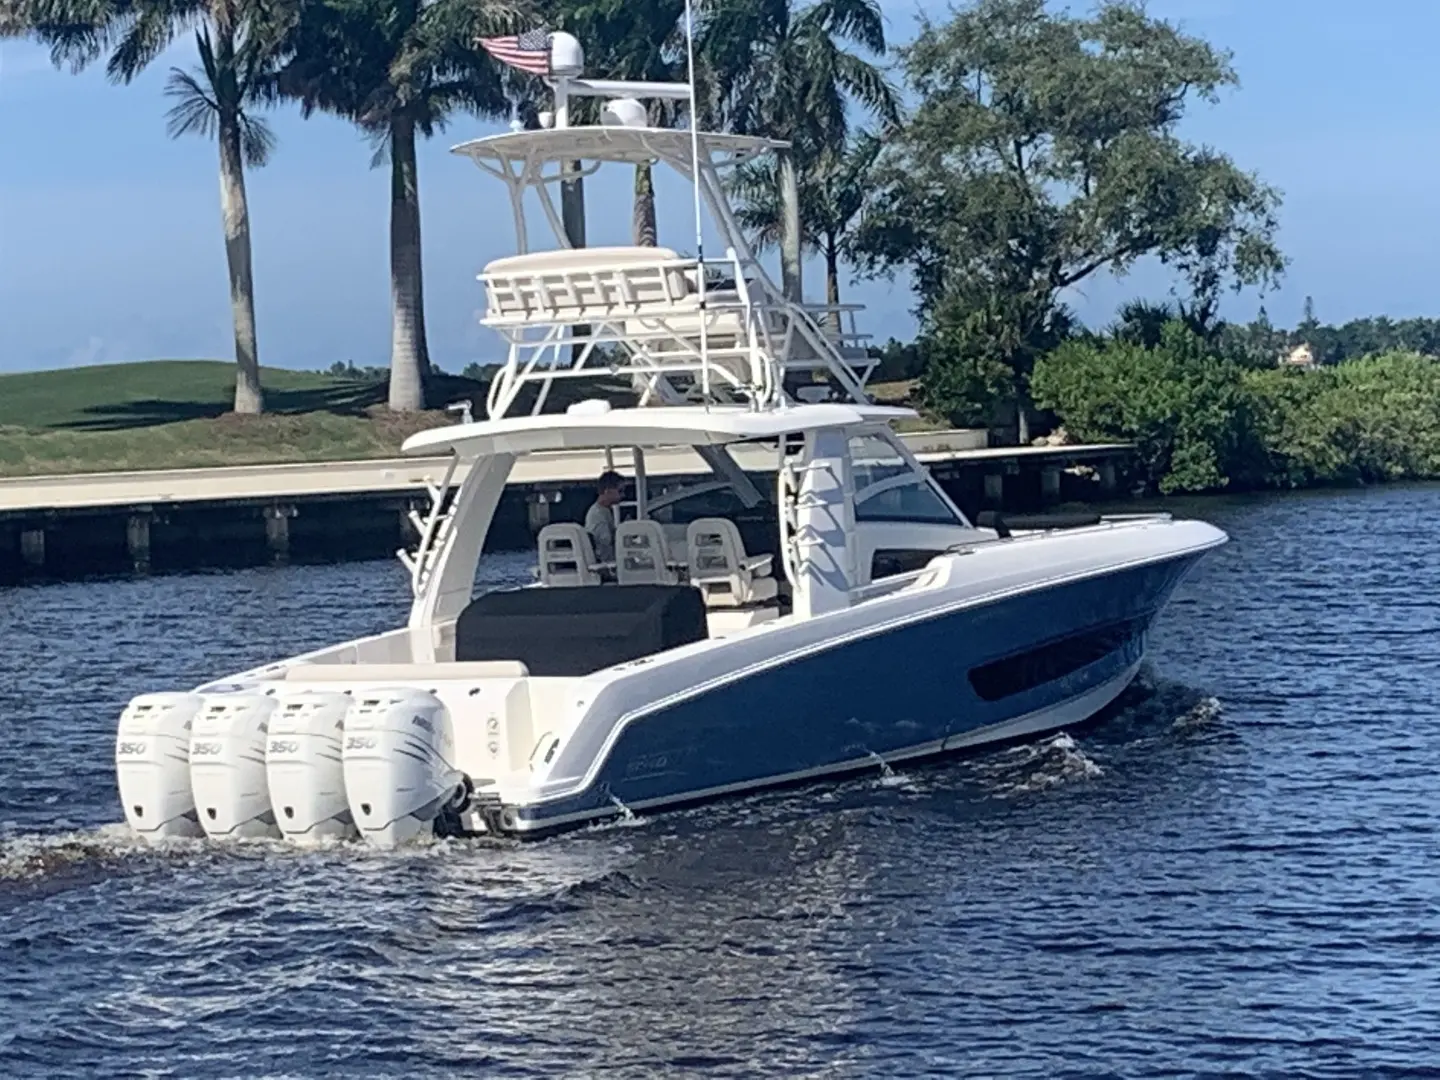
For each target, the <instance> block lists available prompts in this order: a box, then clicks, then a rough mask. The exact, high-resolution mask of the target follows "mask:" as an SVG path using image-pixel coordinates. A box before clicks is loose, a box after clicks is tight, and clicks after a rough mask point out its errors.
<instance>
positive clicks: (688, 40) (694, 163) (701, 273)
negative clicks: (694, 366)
mask: <svg viewBox="0 0 1440 1080" xmlns="http://www.w3.org/2000/svg"><path fill="white" fill-rule="evenodd" d="M693 2H694V0H685V60H686V64H687V66H688V68H689V70H688V72H687V81H688V82H689V84H690V186H691V188H692V189H693V191H694V194H695V263H696V277H697V279H698V285H699V290H700V294H699V297H698V299H699V302H700V391H701V396H702V397H703V399H704V401H705V405H706V406H707V407H708V406H709V404H710V350H709V345H710V341H709V335H708V333H707V331H706V323H707V322H708V321H709V320H708V318H707V317H706V311H705V229H704V224H703V221H702V219H701V217H700V113H699V110H698V109H697V108H696V105H695V13H694V10H693V8H692V7H691V5H692V3H693Z"/></svg>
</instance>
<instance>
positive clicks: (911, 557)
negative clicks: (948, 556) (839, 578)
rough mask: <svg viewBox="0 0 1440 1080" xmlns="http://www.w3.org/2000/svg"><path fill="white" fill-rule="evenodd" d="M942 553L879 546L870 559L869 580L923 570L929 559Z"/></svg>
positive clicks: (920, 549) (921, 549)
mask: <svg viewBox="0 0 1440 1080" xmlns="http://www.w3.org/2000/svg"><path fill="white" fill-rule="evenodd" d="M940 554H942V553H941V552H939V551H933V550H928V549H923V548H879V549H877V550H876V552H875V554H874V555H873V556H872V557H871V559H870V580H871V581H879V580H880V579H881V578H887V577H895V576H896V575H898V574H910V573H913V572H915V571H916V570H923V569H925V567H926V566H927V565H928V564H929V562H930V560H931V559H933V558H935V556H936V555H940Z"/></svg>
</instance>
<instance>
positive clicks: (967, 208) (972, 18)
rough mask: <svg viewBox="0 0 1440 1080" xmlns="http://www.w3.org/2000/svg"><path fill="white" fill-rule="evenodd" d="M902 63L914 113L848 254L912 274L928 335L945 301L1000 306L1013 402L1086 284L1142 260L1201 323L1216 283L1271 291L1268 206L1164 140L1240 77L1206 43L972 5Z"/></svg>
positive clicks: (1258, 191) (1107, 20)
mask: <svg viewBox="0 0 1440 1080" xmlns="http://www.w3.org/2000/svg"><path fill="white" fill-rule="evenodd" d="M901 57H902V61H903V67H904V71H905V74H906V78H907V81H908V83H909V86H910V89H911V90H912V92H913V93H914V95H915V96H916V98H917V99H918V101H919V104H918V105H917V107H916V109H915V111H914V115H913V116H912V117H911V118H910V120H909V121H908V122H907V123H906V124H905V125H904V127H903V128H902V129H901V131H900V133H899V135H898V137H897V138H896V139H895V140H894V141H893V143H892V147H891V150H890V152H889V153H888V154H887V155H886V162H885V165H884V167H883V168H882V170H881V174H880V176H879V177H878V181H877V185H876V191H875V195H874V198H873V201H872V205H871V207H870V209H869V211H868V213H867V217H866V224H865V227H864V229H863V230H862V235H861V237H860V238H859V243H858V245H857V247H858V248H859V249H860V251H861V252H862V253H863V255H864V257H865V260H864V266H865V268H866V269H868V270H870V271H872V272H877V273H884V272H893V271H895V270H897V269H902V268H903V269H908V270H909V271H910V273H911V276H912V280H913V281H914V283H915V287H916V289H917V293H918V299H919V311H920V314H921V316H922V319H924V320H926V321H927V322H928V323H929V324H930V325H931V327H932V329H933V328H934V327H935V326H937V325H938V324H939V322H940V313H941V310H942V306H943V305H945V304H948V306H949V309H950V311H951V312H952V313H954V314H961V313H963V312H964V311H965V310H966V309H983V310H989V311H991V312H992V313H995V312H996V311H997V309H1000V308H1004V307H1006V306H1008V307H1009V308H1010V309H1011V311H1012V313H1013V316H1014V318H1015V319H1016V320H1017V321H1016V322H1014V323H1013V324H1012V325H1010V326H1008V327H1007V328H1006V329H1005V330H1004V332H1003V333H1002V334H1000V335H999V336H998V338H997V340H996V341H994V342H993V343H992V344H991V346H990V349H991V353H992V355H993V357H994V358H996V359H999V360H1002V361H1003V362H1005V363H1006V364H1007V366H1009V367H1010V368H1011V370H1012V371H1013V372H1014V381H1015V396H1016V398H1017V400H1018V401H1020V402H1021V403H1023V400H1024V398H1025V396H1026V381H1027V379H1026V365H1027V364H1028V363H1029V362H1030V361H1031V360H1032V359H1033V357H1034V356H1035V355H1036V354H1037V353H1039V352H1042V351H1044V350H1043V346H1042V344H1041V343H1042V339H1043V338H1044V337H1045V336H1046V334H1047V333H1048V320H1049V311H1050V310H1051V309H1052V308H1053V307H1054V306H1055V305H1056V304H1057V303H1058V301H1059V298H1060V296H1061V295H1062V293H1063V292H1064V290H1066V289H1069V288H1072V287H1074V286H1076V285H1078V284H1080V283H1081V282H1083V281H1085V280H1086V279H1087V278H1089V277H1090V276H1091V275H1093V274H1095V273H1097V272H1099V271H1101V270H1108V271H1111V272H1114V273H1124V272H1125V271H1127V270H1128V269H1129V268H1130V267H1131V266H1133V265H1134V263H1135V262H1136V261H1137V260H1139V259H1141V258H1143V257H1146V256H1153V257H1156V258H1158V259H1159V260H1160V261H1161V262H1162V263H1164V264H1166V265H1167V266H1169V267H1171V268H1172V269H1173V270H1174V271H1176V272H1177V273H1178V274H1179V275H1180V276H1181V277H1182V278H1183V279H1184V280H1185V281H1186V282H1188V287H1189V290H1190V293H1191V295H1192V296H1193V298H1194V300H1193V304H1192V308H1193V317H1194V318H1195V319H1196V320H1197V321H1198V322H1199V323H1201V324H1209V323H1212V322H1213V315H1214V307H1215V303H1216V301H1217V299H1218V296H1219V294H1220V292H1221V291H1222V289H1223V288H1224V287H1225V286H1226V285H1227V284H1234V285H1236V286H1238V285H1241V284H1247V283H1256V284H1261V285H1268V284H1269V283H1271V282H1273V281H1274V280H1275V279H1276V277H1277V276H1278V275H1279V274H1280V273H1281V271H1282V270H1283V266H1284V261H1283V259H1282V257H1281V255H1280V253H1279V251H1278V250H1277V249H1276V247H1275V242H1274V236H1275V231H1276V220H1275V209H1276V206H1277V204H1278V196H1277V194H1276V193H1275V192H1274V191H1273V190H1272V189H1270V188H1269V187H1267V186H1265V185H1264V184H1263V183H1261V182H1260V181H1259V180H1258V179H1257V178H1256V177H1255V176H1254V175H1252V174H1249V173H1246V172H1243V171H1242V170H1240V169H1239V168H1237V167H1236V166H1235V164H1234V163H1233V162H1231V160H1230V159H1229V158H1227V157H1226V156H1225V155H1223V154H1221V153H1219V152H1217V151H1214V150H1212V149H1209V148H1207V147H1196V146H1192V145H1189V144H1187V143H1185V142H1184V141H1183V140H1182V139H1181V138H1180V137H1179V135H1178V134H1177V127H1178V124H1179V122H1180V120H1181V119H1182V117H1183V116H1184V114H1185V111H1186V109H1187V107H1188V106H1189V105H1190V104H1191V103H1192V102H1193V101H1195V100H1197V99H1198V100H1201V101H1215V100H1217V98H1218V94H1219V92H1220V90H1221V89H1223V88H1225V87H1227V86H1230V85H1233V84H1234V83H1235V81H1236V78H1235V73H1234V71H1233V69H1232V68H1231V66H1230V61H1229V58H1228V56H1226V55H1225V54H1223V53H1220V52H1218V51H1217V50H1215V49H1214V48H1212V47H1211V46H1210V45H1209V44H1207V43H1206V42H1204V41H1202V40H1200V39H1198V38H1195V37H1193V36H1190V35H1187V34H1184V33H1182V32H1181V31H1180V30H1178V29H1176V28H1175V27H1174V26H1172V25H1171V24H1169V23H1167V22H1165V21H1164V20H1161V19H1156V18H1151V17H1150V16H1149V15H1147V14H1146V13H1145V11H1144V10H1143V8H1141V7H1139V6H1138V5H1134V4H1131V3H1126V2H1121V0H1104V2H1102V3H1101V5H1100V6H1099V8H1098V9H1097V10H1096V11H1095V13H1094V14H1093V15H1091V16H1088V17H1078V16H1075V15H1072V14H1069V13H1068V12H1065V11H1063V10H1062V11H1054V10H1051V9H1050V8H1049V7H1048V6H1047V5H1046V4H1045V2H1044V0H979V2H978V3H975V4H974V5H973V6H971V7H968V8H966V9H963V10H960V11H958V12H956V13H954V14H953V15H952V16H951V17H950V19H949V21H947V22H945V23H941V24H937V23H934V22H929V21H926V22H924V23H923V24H922V26H921V30H920V33H919V35H918V37H917V39H916V40H915V41H914V43H913V44H911V45H909V46H907V47H905V48H904V49H902V50H901ZM1007 297H1021V298H1024V299H1023V300H1022V301H1021V302H1018V303H1009V302H1008V301H1006V300H1004V299H1003V298H1007ZM952 317H953V315H952ZM1007 343H1008V346H1007ZM1020 418H1021V425H1020V427H1021V432H1022V437H1023V433H1024V428H1025V424H1024V410H1023V409H1022V410H1021V413H1020Z"/></svg>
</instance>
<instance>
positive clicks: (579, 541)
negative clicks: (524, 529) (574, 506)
mask: <svg viewBox="0 0 1440 1080" xmlns="http://www.w3.org/2000/svg"><path fill="white" fill-rule="evenodd" d="M539 548H540V584H542V585H599V584H600V569H599V563H598V561H597V560H596V558H595V546H594V545H593V544H592V543H590V534H589V533H587V532H586V531H585V529H584V528H583V527H582V526H580V525H577V524H575V523H574V522H569V521H565V522H557V523H556V524H554V525H546V526H545V527H544V528H543V529H541V530H540V540H539Z"/></svg>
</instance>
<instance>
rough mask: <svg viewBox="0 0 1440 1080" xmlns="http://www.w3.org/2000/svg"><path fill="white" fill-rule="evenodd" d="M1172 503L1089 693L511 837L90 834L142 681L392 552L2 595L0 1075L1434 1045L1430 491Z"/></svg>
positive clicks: (1341, 1069) (1022, 1062) (295, 610)
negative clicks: (737, 793)
mask: <svg viewBox="0 0 1440 1080" xmlns="http://www.w3.org/2000/svg"><path fill="white" fill-rule="evenodd" d="M1177 509H1179V510H1183V511H1185V512H1187V513H1191V512H1201V513H1203V515H1204V516H1206V517H1208V518H1209V519H1210V520H1212V521H1215V522H1216V523H1217V524H1220V525H1221V526H1222V527H1224V528H1226V529H1228V530H1229V531H1230V532H1231V535H1232V537H1233V543H1232V544H1230V545H1229V546H1228V547H1226V548H1224V549H1222V550H1220V551H1219V552H1217V553H1215V554H1214V555H1212V556H1211V557H1209V558H1208V559H1207V560H1206V561H1205V562H1204V563H1203V564H1202V565H1201V567H1200V568H1199V569H1198V570H1197V571H1196V573H1195V574H1194V575H1192V576H1191V578H1189V579H1188V580H1187V582H1186V583H1185V584H1184V585H1182V587H1181V590H1180V592H1179V593H1178V594H1177V596H1176V599H1175V601H1174V603H1173V605H1172V607H1171V608H1170V609H1169V611H1168V612H1167V614H1166V615H1165V616H1164V618H1163V621H1162V622H1161V624H1160V626H1159V627H1158V629H1157V632H1156V634H1155V637H1154V641H1153V650H1152V656H1151V662H1150V669H1149V670H1148V671H1147V673H1146V674H1145V676H1144V679H1143V680H1142V683H1141V684H1140V685H1139V686H1138V687H1137V688H1136V689H1135V690H1134V691H1133V692H1132V693H1131V694H1129V695H1128V696H1127V698H1126V700H1125V702H1124V704H1123V707H1122V708H1120V709H1119V710H1117V711H1116V712H1115V713H1114V714H1113V715H1110V716H1107V717H1105V718H1103V719H1102V720H1101V721H1100V722H1099V723H1097V724H1095V725H1092V726H1089V727H1086V728H1084V729H1081V730H1079V731H1076V732H1068V733H1066V734H1064V735H1060V736H1054V737H1050V738H1047V739H1043V740H1039V741H1036V742H1034V743H1032V744H1029V745H1025V746H1020V747H1012V748H1008V749H1004V750H1000V751H994V752H990V753H985V754H981V755H979V756H974V757H970V758H965V759H961V760H958V761H953V762H947V763H943V764H940V765H936V766H930V767H925V768H915V769H906V770H904V771H901V772H898V773H897V774H895V775H892V776H882V775H879V774H878V773H877V774H876V775H874V776H868V777H864V778H861V779H858V780H853V781H850V782H847V783H844V784H839V785H819V786H816V787H813V788H808V789H804V790H798V791H787V792H783V793H778V794H769V795H764V796H760V797H753V798H747V799H744V800H740V801H735V802H729V803H723V804H715V805H711V806H708V807H704V808H701V809H698V810H693V811H687V812H683V813H678V814H671V815H663V816H658V817H654V818H641V819H639V820H637V821H635V822H631V823H626V824H622V825H613V826H607V827H603V828H598V829H593V830H589V831H585V832H580V833H576V834H571V835H568V836H563V837H559V838H555V839H552V840H548V841H544V842H541V843H538V844H532V845H527V846H518V845H514V844H509V843H499V842H493V841H492V842H478V841H476V842H447V843H443V844H437V845H434V846H431V847H428V848H425V849H422V850H417V851H412V852H407V853H398V854H377V853H372V852H369V851H366V850H364V849H361V848H355V849H347V850H339V851H329V852H312V853H299V852H295V851H292V850H287V849H285V848H282V847H280V846H278V845H270V844H250V845H244V846H240V847H236V848H231V849H228V850H217V849H216V848H214V847H208V846H206V845H204V844H200V843H183V844H178V845H176V846H175V847H174V848H172V849H169V850H165V851H159V852H156V851H152V850H147V849H145V848H142V847H139V846H137V845H135V844H133V843H132V842H130V841H129V840H128V839H127V838H126V834H125V832H124V829H123V827H121V826H119V825H117V824H116V823H117V822H119V821H120V808H119V805H118V803H117V800H116V795H115V791H114V781H113V773H112V759H111V755H112V753H113V742H114V725H115V721H116V719H117V717H118V714H119V711H120V709H121V707H122V706H123V704H124V702H125V701H126V700H127V699H128V698H129V697H130V696H132V695H133V694H135V693H138V692H142V691H146V690H154V689H168V688H185V687H188V686H190V685H193V684H195V683H197V682H200V681H202V680H203V679H205V678H208V677H211V676H214V675H218V674H222V673H224V672H227V671H232V670H236V669H239V668H242V667H245V666H247V665H249V664H251V663H254V662H258V661H261V660H266V659H272V658H276V657H281V656H284V655H287V654H292V653H295V652H297V651H300V650H301V649H304V648H308V647H311V646H314V645H319V644H323V643H325V642H328V641H333V640H337V639H342V638H349V637H354V636H357V635H360V634H364V633H368V632H372V631H376V630H379V629H382V628H384V627H386V626H389V625H394V624H396V623H398V622H399V621H401V620H402V619H403V613H404V609H405V601H406V581H405V577H404V574H403V572H402V571H401V570H400V569H399V568H398V567H397V566H394V565H391V564H388V563H386V564H382V563H373V564H358V565H349V566H335V567H300V568H291V569H276V570H252V571H243V572H237V573H226V574H210V575H194V576H175V577H161V578H154V579H150V580H134V581H114V582H106V583H82V584H72V585H53V586H45V587H36V588H30V589H16V590H11V591H8V592H4V593H0V641H3V642H4V646H5V657H6V659H5V662H4V664H3V668H0V1075H3V1076H7V1077H9V1076H30V1075H35V1076H55V1077H64V1076H85V1077H98V1076H180V1077H200V1076H206V1077H208V1076H245V1077H251V1076H275V1077H280V1076H284V1077H292V1076H293V1077H322V1076H347V1077H348V1076H363V1077H390V1076H394V1077H401V1076H406V1077H409V1076H424V1077H430V1076H462V1075H463V1076H508V1075H528V1076H546V1077H552V1076H574V1075H598V1074H600V1073H604V1074H605V1075H607V1076H608V1075H622V1076H623V1075H636V1076H647V1075H659V1074H664V1075H700V1076H756V1075H777V1074H784V1075H797V1076H800V1075H815V1076H820V1075H823V1076H839V1077H852V1076H853V1077H861V1076H863V1077H899V1076H906V1077H909V1076H923V1075H936V1076H941V1075H944V1076H953V1075H984V1076H995V1075H1006V1076H1035V1077H1052V1076H1082V1075H1083V1076H1091V1075H1094V1076H1109V1075H1127V1076H1177V1075H1213V1074H1216V1073H1224V1072H1231V1071H1240V1072H1244V1073H1246V1074H1249V1075H1269V1076H1276V1077H1302V1076H1335V1077H1353V1076H1388V1075H1395V1076H1400V1075H1405V1076H1410V1075H1415V1074H1416V1073H1417V1072H1424V1071H1426V1070H1430V1071H1432V1072H1433V1070H1434V1069H1435V1068H1436V1067H1437V1066H1440V1041H1437V1033H1440V843H1437V831H1436V823H1437V820H1440V785H1437V782H1436V781H1437V777H1440V730H1437V724H1436V720H1437V714H1440V638H1437V630H1440V607H1437V601H1436V597H1437V596H1440V558H1437V557H1436V551H1437V545H1436V543H1435V541H1434V539H1433V536H1434V522H1435V520H1436V519H1437V517H1440V489H1435V488H1411V489H1385V490H1373V491H1364V492H1352V493H1342V494H1322V495H1304V496H1293V497H1286V498H1271V499H1235V500H1223V501H1207V502H1202V503H1196V504H1187V505H1184V506H1179V507H1177ZM487 570H488V572H489V573H491V574H493V575H495V577H496V578H497V580H498V579H504V578H506V577H507V576H511V575H514V574H517V573H521V572H523V560H521V561H516V560H515V559H509V560H504V559H502V560H497V561H492V562H491V563H489V564H488V566H487ZM925 677H928V675H927V673H925V672H897V673H896V678H925Z"/></svg>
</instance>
